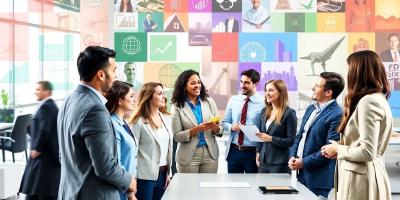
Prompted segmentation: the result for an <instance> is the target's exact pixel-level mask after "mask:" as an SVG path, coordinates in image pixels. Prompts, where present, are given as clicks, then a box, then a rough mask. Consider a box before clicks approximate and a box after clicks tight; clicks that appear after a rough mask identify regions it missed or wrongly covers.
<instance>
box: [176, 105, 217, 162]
mask: <svg viewBox="0 0 400 200" xmlns="http://www.w3.org/2000/svg"><path fill="white" fill-rule="evenodd" d="M200 102H201V112H202V115H203V121H204V122H208V121H209V120H210V119H211V117H214V116H219V112H218V109H217V105H216V104H215V102H214V100H213V99H212V98H210V97H208V98H207V99H206V100H205V101H200ZM171 112H172V130H173V131H174V140H175V141H176V142H178V149H177V151H176V162H177V163H179V164H181V165H187V164H189V162H190V161H191V160H192V158H193V154H194V152H195V151H196V146H197V144H198V143H199V138H198V137H193V138H190V129H191V128H192V127H194V126H198V123H197V120H196V117H195V116H194V114H193V111H192V109H191V108H190V106H189V104H188V103H187V102H185V105H184V106H183V108H179V107H176V105H175V104H174V105H173V106H172V108H171ZM222 131H223V128H222V126H221V127H220V133H219V134H222ZM204 136H205V139H206V142H207V146H208V149H209V151H210V154H211V156H212V158H213V159H214V160H216V161H218V156H219V150H218V145H217V141H216V140H215V136H214V134H213V133H212V131H211V130H208V131H205V132H204Z"/></svg>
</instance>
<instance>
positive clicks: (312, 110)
mask: <svg viewBox="0 0 400 200" xmlns="http://www.w3.org/2000/svg"><path fill="white" fill-rule="evenodd" d="M343 88H344V80H343V77H342V76H341V75H339V74H337V73H334V72H323V73H321V74H320V77H319V80H318V82H317V83H316V84H315V86H314V87H313V96H312V98H313V100H315V103H314V104H312V105H310V106H308V107H307V110H306V112H305V114H304V117H303V120H302V122H301V126H300V129H299V132H298V134H297V136H296V139H295V142H294V144H293V146H292V147H291V148H290V152H289V158H290V159H289V162H288V165H289V168H290V169H291V170H298V180H299V181H300V182H301V183H302V184H303V185H305V186H306V187H307V188H308V189H310V190H311V191H312V192H313V193H314V194H316V195H317V196H324V197H327V196H328V193H329V191H330V190H331V189H332V188H333V180H334V172H335V162H336V160H334V159H333V160H330V159H327V158H325V157H324V156H323V155H321V147H322V146H324V145H326V144H328V143H329V140H335V141H338V140H339V138H340V136H339V133H338V132H337V131H336V129H337V127H338V125H339V123H340V120H341V117H342V109H341V108H340V106H339V105H338V103H337V102H336V98H337V97H338V96H339V94H340V93H341V92H342V91H343Z"/></svg>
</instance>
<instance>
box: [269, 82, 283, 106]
mask: <svg viewBox="0 0 400 200" xmlns="http://www.w3.org/2000/svg"><path fill="white" fill-rule="evenodd" d="M279 95H280V92H279V91H278V90H277V89H276V87H275V86H274V84H273V83H272V82H271V83H268V84H267V85H266V86H265V99H266V100H267V102H268V103H273V104H276V103H278V101H279Z"/></svg>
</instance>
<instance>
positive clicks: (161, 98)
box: [150, 86, 165, 108]
mask: <svg viewBox="0 0 400 200" xmlns="http://www.w3.org/2000/svg"><path fill="white" fill-rule="evenodd" d="M150 104H151V105H152V106H154V107H157V108H161V107H164V106H165V94H164V89H163V88H162V87H161V86H157V87H155V88H154V93H153V96H152V98H151V101H150Z"/></svg>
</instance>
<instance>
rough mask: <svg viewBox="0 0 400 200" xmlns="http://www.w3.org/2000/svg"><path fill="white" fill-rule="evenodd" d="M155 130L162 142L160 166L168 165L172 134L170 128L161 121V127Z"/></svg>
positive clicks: (159, 140) (160, 142)
mask: <svg viewBox="0 0 400 200" xmlns="http://www.w3.org/2000/svg"><path fill="white" fill-rule="evenodd" d="M153 131H155V133H156V136H157V139H158V142H159V144H160V150H161V152H160V162H159V166H165V165H168V161H167V158H168V147H169V141H170V138H169V137H170V136H169V133H168V130H167V129H166V128H165V125H164V123H161V127H160V128H158V129H154V128H153Z"/></svg>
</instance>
